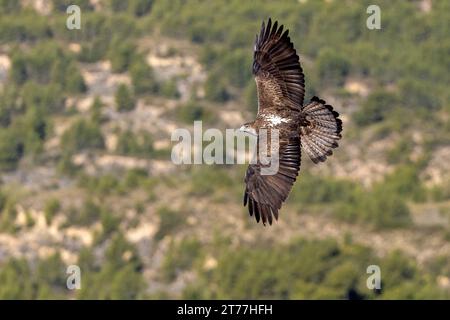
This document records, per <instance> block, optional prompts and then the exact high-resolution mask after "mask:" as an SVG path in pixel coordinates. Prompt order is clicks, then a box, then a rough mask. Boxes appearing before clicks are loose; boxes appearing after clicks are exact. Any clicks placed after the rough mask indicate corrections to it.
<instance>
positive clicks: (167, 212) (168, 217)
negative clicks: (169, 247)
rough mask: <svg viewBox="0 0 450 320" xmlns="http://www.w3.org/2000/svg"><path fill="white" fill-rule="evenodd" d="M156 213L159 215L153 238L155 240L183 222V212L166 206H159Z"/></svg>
mask: <svg viewBox="0 0 450 320" xmlns="http://www.w3.org/2000/svg"><path fill="white" fill-rule="evenodd" d="M157 215H158V217H159V229H158V232H157V233H156V234H155V239H157V240H161V239H162V238H164V237H165V236H166V235H168V234H170V233H172V232H174V231H175V230H176V229H177V228H179V227H180V226H181V225H183V224H184V220H185V218H184V216H183V214H182V213H181V212H176V211H173V210H172V209H169V208H167V207H161V208H159V209H158V211H157Z"/></svg>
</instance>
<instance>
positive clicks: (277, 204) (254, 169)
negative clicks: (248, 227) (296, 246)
mask: <svg viewBox="0 0 450 320" xmlns="http://www.w3.org/2000/svg"><path fill="white" fill-rule="evenodd" d="M279 153H280V157H279V169H278V172H277V173H276V174H274V175H262V174H261V167H262V164H260V163H259V162H258V163H257V164H251V165H249V166H248V169H247V172H246V174H245V183H246V187H245V193H244V206H246V205H247V204H248V212H249V213H250V216H253V215H254V216H255V218H256V221H257V222H259V220H260V219H262V222H263V224H264V225H265V224H266V222H269V224H272V215H273V216H274V217H275V219H277V220H278V210H279V209H280V208H281V205H282V203H283V202H284V201H285V200H286V198H287V196H288V195H289V192H290V191H291V189H292V185H293V184H294V182H295V180H296V178H297V176H298V172H299V170H300V159H301V150H300V139H299V138H298V137H296V138H292V139H291V140H290V141H289V142H288V143H285V144H284V146H280V150H279Z"/></svg>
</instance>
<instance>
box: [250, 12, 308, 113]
mask: <svg viewBox="0 0 450 320" xmlns="http://www.w3.org/2000/svg"><path fill="white" fill-rule="evenodd" d="M288 33H289V30H286V31H285V32H284V33H283V26H280V27H278V22H275V23H274V24H273V26H272V21H271V19H270V18H269V21H268V23H267V26H265V24H264V22H263V23H262V26H261V32H260V33H259V35H257V36H256V41H255V48H254V55H253V75H254V76H255V81H256V86H257V90H258V112H259V111H260V110H262V109H264V108H266V107H271V106H275V105H280V106H288V107H291V108H298V109H300V108H301V107H302V105H303V98H304V94H305V85H304V83H305V82H304V76H303V71H302V68H301V66H300V62H299V57H298V55H297V53H296V51H295V49H294V45H293V44H292V42H291V40H290V38H289V36H288Z"/></svg>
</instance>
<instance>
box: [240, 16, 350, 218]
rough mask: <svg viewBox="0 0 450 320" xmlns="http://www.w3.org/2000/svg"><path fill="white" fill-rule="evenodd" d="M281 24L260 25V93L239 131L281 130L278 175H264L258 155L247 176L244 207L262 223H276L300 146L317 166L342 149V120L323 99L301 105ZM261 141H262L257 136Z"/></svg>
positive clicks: (301, 84) (256, 60)
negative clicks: (250, 118) (254, 110)
mask: <svg viewBox="0 0 450 320" xmlns="http://www.w3.org/2000/svg"><path fill="white" fill-rule="evenodd" d="M288 34H289V30H286V31H284V32H283V26H282V25H281V26H278V22H275V23H274V24H272V21H271V19H270V18H269V20H268V22H267V25H265V23H264V22H263V23H262V26H261V31H260V33H259V35H256V41H255V46H254V55H253V75H254V78H255V81H256V87H257V94H258V113H257V115H256V119H255V121H253V122H249V123H246V124H244V125H243V126H242V127H241V128H240V130H241V131H244V132H246V133H250V134H253V135H256V136H259V132H260V130H261V129H262V128H264V129H266V130H267V131H270V130H272V129H277V130H278V132H279V142H278V152H279V154H278V157H279V167H278V171H277V172H276V174H273V175H263V174H261V169H262V168H263V167H264V165H265V164H263V163H262V162H261V161H260V159H259V157H257V159H256V161H255V162H254V163H253V164H250V165H249V166H248V169H247V172H246V174H245V184H246V186H245V192H244V206H247V205H248V211H249V213H250V216H255V218H256V221H257V222H259V221H260V220H262V222H263V224H264V225H266V223H269V224H270V225H271V224H272V220H273V219H272V217H274V218H275V219H276V220H278V211H279V210H280V208H281V205H282V203H283V202H284V201H285V200H286V198H287V196H288V195H289V192H290V191H291V189H292V186H293V184H294V182H295V180H296V178H297V176H298V173H299V171H300V160H301V148H303V150H304V151H305V152H306V153H307V154H308V156H309V157H310V158H311V160H312V161H313V162H314V163H318V162H323V161H325V160H326V159H327V156H330V155H331V154H332V153H333V152H332V149H333V148H336V147H337V146H338V143H337V141H338V140H339V139H340V138H341V131H342V121H341V120H340V119H339V118H338V117H339V114H338V113H337V112H336V111H334V110H333V108H332V107H331V106H330V105H328V104H326V103H325V101H324V100H322V99H319V98H317V97H313V98H312V99H311V101H310V102H309V103H308V104H306V105H303V99H304V95H305V81H304V76H303V71H302V67H301V66H300V61H299V56H298V55H297V53H296V50H295V49H294V45H293V43H292V42H291V40H290V38H289V36H288ZM258 141H259V138H258Z"/></svg>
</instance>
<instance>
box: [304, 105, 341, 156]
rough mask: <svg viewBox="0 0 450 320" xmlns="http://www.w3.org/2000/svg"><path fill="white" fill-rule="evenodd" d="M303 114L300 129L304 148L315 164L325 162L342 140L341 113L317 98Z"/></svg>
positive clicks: (307, 106) (305, 108)
mask: <svg viewBox="0 0 450 320" xmlns="http://www.w3.org/2000/svg"><path fill="white" fill-rule="evenodd" d="M302 112H303V115H304V117H305V122H304V123H303V124H302V126H301V127H300V136H301V143H302V147H303V149H305V151H306V153H307V154H308V156H309V157H310V158H311V160H312V161H313V162H314V163H318V162H323V161H325V160H326V159H327V156H331V155H332V154H333V151H332V149H334V148H337V147H338V143H337V141H338V140H339V139H340V138H341V132H342V121H341V119H339V113H337V112H336V111H334V110H333V107H332V106H330V105H328V104H326V102H325V101H324V100H321V99H319V98H317V97H313V98H312V99H311V102H310V103H309V104H308V105H306V106H305V107H303V109H302Z"/></svg>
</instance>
